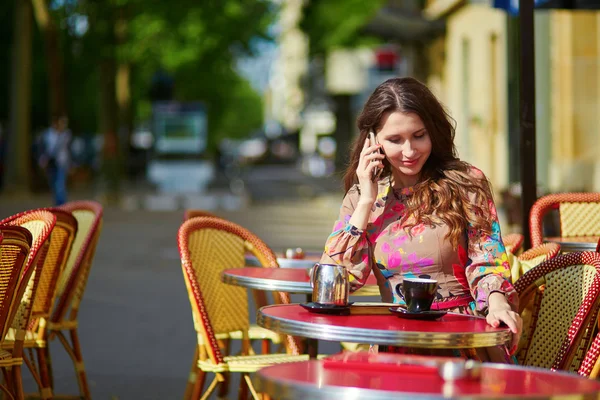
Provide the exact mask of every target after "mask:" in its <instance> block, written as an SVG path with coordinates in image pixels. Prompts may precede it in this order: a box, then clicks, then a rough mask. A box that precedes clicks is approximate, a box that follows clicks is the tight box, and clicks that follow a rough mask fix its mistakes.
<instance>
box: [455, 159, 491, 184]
mask: <svg viewBox="0 0 600 400" xmlns="http://www.w3.org/2000/svg"><path fill="white" fill-rule="evenodd" d="M461 164H462V165H461V167H462V168H461V169H462V170H463V173H464V174H465V175H466V176H468V177H469V178H471V179H473V180H478V181H487V176H485V174H484V173H483V171H482V170H480V169H479V168H477V167H476V166H474V165H472V164H469V163H468V162H466V161H461Z"/></svg>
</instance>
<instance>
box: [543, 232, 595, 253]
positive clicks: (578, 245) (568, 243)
mask: <svg viewBox="0 0 600 400" xmlns="http://www.w3.org/2000/svg"><path fill="white" fill-rule="evenodd" d="M598 239H600V238H599V237H598V236H574V237H545V238H544V241H545V242H553V243H558V244H559V245H560V251H561V252H563V253H568V252H572V251H595V250H596V246H597V245H598Z"/></svg>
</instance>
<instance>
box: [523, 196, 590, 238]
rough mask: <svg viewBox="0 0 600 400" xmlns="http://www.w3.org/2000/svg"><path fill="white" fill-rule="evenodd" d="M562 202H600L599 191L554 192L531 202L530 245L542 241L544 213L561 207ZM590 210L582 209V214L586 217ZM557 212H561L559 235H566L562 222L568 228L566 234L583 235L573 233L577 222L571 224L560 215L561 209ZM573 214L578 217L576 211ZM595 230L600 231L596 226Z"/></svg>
mask: <svg viewBox="0 0 600 400" xmlns="http://www.w3.org/2000/svg"><path fill="white" fill-rule="evenodd" d="M563 203H600V193H555V194H549V195H546V196H542V197H540V198H539V199H538V200H537V201H536V202H535V203H534V204H533V206H532V207H531V210H530V212H529V230H530V232H531V245H532V246H537V245H540V244H542V243H543V242H544V236H543V230H542V222H543V220H544V215H546V214H547V213H548V211H550V210H551V209H559V207H561V206H562V205H563ZM591 210H592V209H590V211H589V212H588V211H584V212H583V216H584V217H587V214H588V213H591ZM559 212H560V213H561V215H560V221H561V232H560V235H561V236H563V235H567V231H564V227H563V226H562V225H563V224H565V223H567V226H566V228H567V230H568V236H579V235H582V236H583V234H582V233H580V234H575V233H574V232H575V231H576V229H578V227H577V223H573V224H572V223H571V222H570V221H566V218H565V217H563V215H562V210H560V211H559ZM569 212H570V211H569ZM596 215H598V214H596ZM575 216H576V217H577V218H580V215H579V214H578V213H576V212H575ZM594 218H598V217H594ZM596 231H600V227H596Z"/></svg>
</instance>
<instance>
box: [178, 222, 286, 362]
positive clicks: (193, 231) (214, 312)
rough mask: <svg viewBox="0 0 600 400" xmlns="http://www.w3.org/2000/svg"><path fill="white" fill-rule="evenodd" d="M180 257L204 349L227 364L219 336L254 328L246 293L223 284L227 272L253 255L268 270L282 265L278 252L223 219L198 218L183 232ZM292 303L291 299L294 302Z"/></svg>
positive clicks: (179, 242) (181, 230) (186, 223)
mask: <svg viewBox="0 0 600 400" xmlns="http://www.w3.org/2000/svg"><path fill="white" fill-rule="evenodd" d="M177 242H178V246H179V255H180V257H181V266H182V269H183V276H184V279H185V282H186V286H187V288H188V295H189V298H190V303H191V306H192V314H193V317H194V324H195V328H196V331H197V332H198V334H199V339H201V340H198V345H199V346H201V347H202V346H204V347H205V350H206V352H207V354H208V355H209V357H210V358H211V360H212V361H213V362H215V363H220V362H222V361H223V355H222V353H221V351H220V350H219V346H218V344H217V340H216V338H215V334H217V333H227V332H231V331H235V330H242V331H247V330H248V328H249V326H250V325H249V319H248V299H247V294H246V289H244V288H241V287H236V286H232V285H226V284H223V283H222V282H221V272H222V271H223V270H225V269H229V268H235V267H236V266H240V267H241V266H243V265H244V255H245V253H246V252H247V251H250V252H251V253H252V254H254V255H255V256H256V258H257V259H258V260H259V262H260V263H261V265H263V266H275V267H276V266H277V258H276V256H275V254H274V253H273V251H272V250H271V249H270V248H269V247H268V246H267V245H266V244H265V243H264V242H263V241H262V240H260V239H259V238H258V237H257V236H256V235H254V234H253V233H252V232H250V231H248V230H247V229H245V228H243V227H241V226H239V225H237V224H235V223H233V222H230V221H226V220H224V219H221V218H212V217H196V218H192V219H190V220H187V221H185V222H184V223H183V224H182V225H181V227H180V228H179V232H178V238H177ZM288 302H289V300H288Z"/></svg>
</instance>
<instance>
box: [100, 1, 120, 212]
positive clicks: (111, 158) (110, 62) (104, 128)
mask: <svg viewBox="0 0 600 400" xmlns="http://www.w3.org/2000/svg"><path fill="white" fill-rule="evenodd" d="M102 22H103V23H104V24H105V30H104V32H103V33H104V41H103V49H102V54H103V59H102V60H101V62H100V91H99V93H100V103H99V105H100V112H99V116H100V118H99V125H100V126H99V128H100V132H101V133H102V134H103V135H104V148H103V151H102V159H103V172H104V178H105V183H106V191H107V193H106V196H107V200H108V201H109V202H117V201H118V199H119V191H120V183H121V162H120V151H119V147H120V146H119V139H118V135H117V129H118V106H117V92H116V79H117V78H116V76H117V61H116V46H115V45H116V41H115V29H114V28H115V20H114V17H113V14H112V10H110V9H107V10H106V14H104V21H102Z"/></svg>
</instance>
